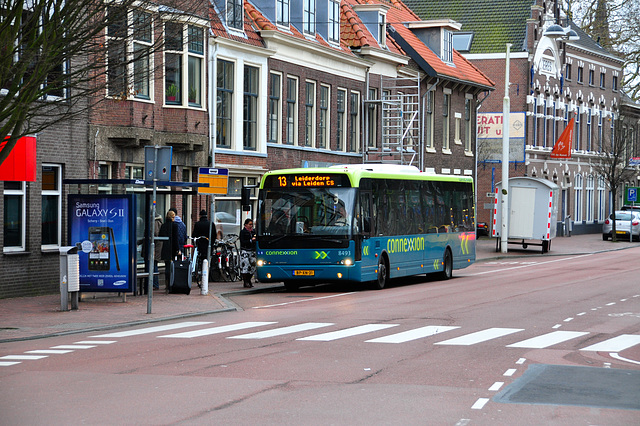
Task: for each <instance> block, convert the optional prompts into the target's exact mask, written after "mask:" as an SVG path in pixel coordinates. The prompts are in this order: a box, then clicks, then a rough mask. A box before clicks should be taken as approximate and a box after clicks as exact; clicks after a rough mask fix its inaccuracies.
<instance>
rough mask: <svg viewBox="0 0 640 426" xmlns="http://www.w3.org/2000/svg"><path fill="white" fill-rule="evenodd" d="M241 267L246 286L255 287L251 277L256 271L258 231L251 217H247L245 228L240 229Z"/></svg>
mask: <svg viewBox="0 0 640 426" xmlns="http://www.w3.org/2000/svg"><path fill="white" fill-rule="evenodd" d="M240 268H241V274H242V281H244V287H245V288H251V287H253V284H251V277H252V276H253V274H254V273H255V271H256V232H255V231H254V230H253V220H251V219H250V218H247V219H245V221H244V228H242V230H241V231H240Z"/></svg>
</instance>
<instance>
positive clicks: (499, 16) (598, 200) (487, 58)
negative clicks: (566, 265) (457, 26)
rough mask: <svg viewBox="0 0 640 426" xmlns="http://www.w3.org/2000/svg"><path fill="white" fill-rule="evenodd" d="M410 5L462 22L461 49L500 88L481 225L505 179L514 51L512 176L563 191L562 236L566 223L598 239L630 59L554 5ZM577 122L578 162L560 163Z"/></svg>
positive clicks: (481, 138) (522, 1)
mask: <svg viewBox="0 0 640 426" xmlns="http://www.w3.org/2000/svg"><path fill="white" fill-rule="evenodd" d="M407 4H408V5H409V7H412V8H413V9H414V11H415V12H416V13H417V14H418V15H419V16H421V17H422V18H423V19H438V18H444V17H447V18H450V19H455V20H458V21H459V22H460V23H461V24H462V28H461V31H460V33H459V34H460V35H459V37H460V38H459V39H457V40H456V39H454V43H455V45H456V48H457V49H458V50H459V51H460V52H462V53H463V54H464V55H465V57H467V58H468V59H470V60H471V61H473V63H474V64H475V65H477V66H478V68H479V69H481V70H482V71H483V72H485V73H486V74H487V75H488V76H489V77H490V78H491V79H492V80H493V81H495V83H496V87H497V90H496V91H495V92H493V93H492V94H491V96H490V97H489V98H487V99H486V100H485V101H484V102H483V103H482V105H481V107H480V109H479V117H478V119H479V126H480V129H479V134H478V204H477V209H478V219H479V220H481V221H486V222H489V221H490V218H491V217H490V211H491V206H492V199H491V198H490V197H487V196H486V194H487V193H492V192H493V187H494V185H495V183H497V182H499V181H500V180H501V177H500V175H501V166H500V164H498V162H499V161H501V136H498V134H499V132H500V131H501V123H502V102H503V98H504V96H505V93H504V87H505V58H506V54H505V52H506V44H507V43H510V44H511V49H510V78H509V80H510V90H509V97H510V101H511V109H510V118H511V120H510V122H511V127H510V168H509V176H537V177H541V178H545V179H549V180H553V181H554V182H556V183H557V184H558V185H559V186H560V188H561V191H562V203H561V206H560V209H559V212H558V217H557V221H558V227H559V231H560V233H559V235H562V232H563V231H564V229H563V223H564V220H565V218H567V217H568V216H570V220H571V221H572V224H573V232H575V233H585V232H600V231H601V227H602V222H603V220H604V219H605V217H606V215H607V214H608V212H609V210H610V205H611V200H610V191H609V189H608V188H607V187H606V184H605V182H604V180H603V179H602V176H599V175H598V174H597V172H596V168H595V167H594V164H596V163H598V162H600V161H601V158H602V155H603V152H604V151H603V149H606V148H603V147H606V145H607V141H610V140H611V137H612V134H613V126H612V123H613V121H614V120H615V119H616V117H618V116H619V114H620V112H621V111H620V106H621V91H620V87H619V84H620V82H621V80H622V61H621V60H620V59H619V58H617V57H616V56H615V55H613V54H612V53H611V52H609V51H607V50H606V49H604V48H603V47H602V46H600V45H599V44H598V43H597V42H596V41H594V40H592V39H591V38H589V37H588V36H587V35H586V34H585V33H584V32H582V31H581V30H580V29H579V28H578V27H577V26H576V25H575V24H573V23H571V22H570V21H569V20H568V19H566V17H564V16H562V15H561V13H560V8H559V4H557V3H556V2H554V1H552V2H543V1H542V0H517V1H508V2H507V1H505V2H498V3H496V2H487V1H484V0H461V1H454V2H449V1H441V0H438V1H433V2H419V1H417V0H407ZM552 26H553V27H552ZM558 29H559V31H558ZM547 30H550V31H548V32H547ZM552 30H553V31H552ZM571 118H575V130H574V139H573V141H572V150H571V158H568V159H552V158H550V153H551V150H552V149H553V147H554V144H555V142H556V140H557V139H558V137H559V136H560V134H561V133H562V131H563V130H564V128H565V127H566V126H567V124H568V122H569V121H570V119H571ZM629 128H630V129H632V130H631V131H630V132H629V134H630V135H635V136H630V139H629V143H630V146H631V147H633V148H632V149H635V151H634V152H635V153H634V154H632V155H631V156H634V157H635V156H637V155H638V151H637V146H636V145H637V142H635V141H637V134H638V125H637V120H635V122H632V123H630V124H629ZM483 132H484V133H483ZM629 184H631V185H632V186H635V184H636V182H629ZM621 192H622V191H619V193H621ZM620 202H621V200H618V201H617V205H620Z"/></svg>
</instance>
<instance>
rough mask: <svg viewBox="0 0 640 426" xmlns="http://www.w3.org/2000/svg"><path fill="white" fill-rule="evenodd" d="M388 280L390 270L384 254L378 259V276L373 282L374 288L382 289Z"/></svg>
mask: <svg viewBox="0 0 640 426" xmlns="http://www.w3.org/2000/svg"><path fill="white" fill-rule="evenodd" d="M388 280H389V271H388V268H387V261H386V260H385V259H384V257H383V256H380V260H378V276H377V278H376V280H375V281H374V282H373V288H374V289H376V290H382V289H383V288H385V286H386V285H387V281H388Z"/></svg>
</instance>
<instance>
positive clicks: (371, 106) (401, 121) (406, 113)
mask: <svg viewBox="0 0 640 426" xmlns="http://www.w3.org/2000/svg"><path fill="white" fill-rule="evenodd" d="M370 93H371V92H370ZM376 93H378V94H379V98H378V99H367V100H366V101H365V106H366V110H367V111H368V112H369V113H367V114H365V116H366V120H367V123H366V126H365V128H366V135H365V141H366V142H365V145H366V146H365V156H364V162H365V163H382V164H401V165H414V166H417V167H420V164H419V162H420V153H421V152H422V151H421V146H422V143H421V141H422V139H421V136H420V135H421V133H420V130H421V126H420V78H419V77H418V76H415V77H394V78H391V77H384V76H382V78H381V84H380V90H379V92H376ZM376 108H380V109H381V114H378V113H377V111H376ZM373 117H381V120H382V121H381V123H380V126H376V125H375V124H374V123H377V120H376V119H374V118H373ZM378 129H379V131H380V133H381V134H380V136H379V137H377V135H376V133H377V131H378Z"/></svg>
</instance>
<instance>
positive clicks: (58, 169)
mask: <svg viewBox="0 0 640 426" xmlns="http://www.w3.org/2000/svg"><path fill="white" fill-rule="evenodd" d="M44 167H51V168H54V169H55V174H56V182H57V188H56V189H42V196H43V197H44V196H54V197H56V212H57V229H58V235H57V236H56V241H57V243H54V244H42V235H41V236H40V243H41V249H42V250H50V249H55V248H58V247H60V244H61V242H62V166H61V165H60V164H48V163H43V164H42V168H44ZM42 181H43V182H44V179H42ZM41 210H42V211H44V208H43V209H41Z"/></svg>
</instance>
